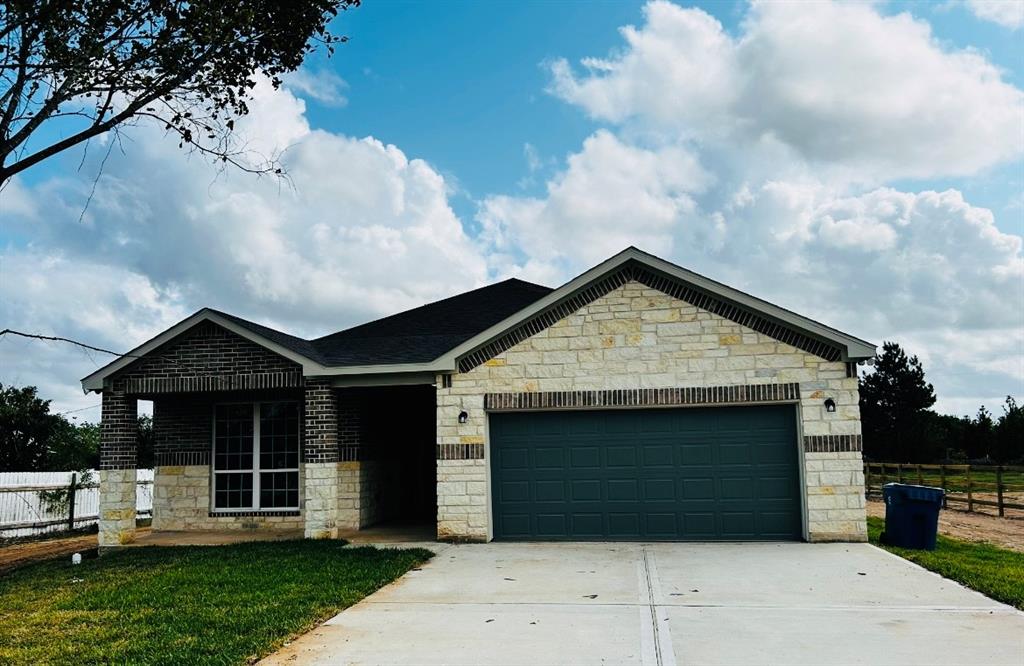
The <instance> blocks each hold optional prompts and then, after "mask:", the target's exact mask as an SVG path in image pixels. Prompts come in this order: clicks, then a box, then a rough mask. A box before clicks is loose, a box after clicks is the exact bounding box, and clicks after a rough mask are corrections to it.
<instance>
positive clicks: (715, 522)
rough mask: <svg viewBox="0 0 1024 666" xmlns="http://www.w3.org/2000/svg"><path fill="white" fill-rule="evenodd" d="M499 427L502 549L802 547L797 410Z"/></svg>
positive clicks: (615, 415)
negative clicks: (591, 544) (784, 542)
mask: <svg viewBox="0 0 1024 666" xmlns="http://www.w3.org/2000/svg"><path fill="white" fill-rule="evenodd" d="M490 418H491V422H490V434H491V480H492V483H491V487H492V489H493V490H492V492H493V498H492V501H493V508H494V537H495V538H496V539H507V540H514V539H519V540H573V541H584V540H695V541H706V540H716V539H717V540H756V539H768V540H776V539H799V538H800V535H801V520H800V489H799V486H800V482H799V469H798V455H797V444H796V424H795V418H796V416H795V409H794V407H793V406H791V405H786V406H770V407H716V408H709V409H704V408H701V409H642V410H641V409H638V410H617V411H596V412H595V411H573V412H527V413H515V414H492V415H491V417H490Z"/></svg>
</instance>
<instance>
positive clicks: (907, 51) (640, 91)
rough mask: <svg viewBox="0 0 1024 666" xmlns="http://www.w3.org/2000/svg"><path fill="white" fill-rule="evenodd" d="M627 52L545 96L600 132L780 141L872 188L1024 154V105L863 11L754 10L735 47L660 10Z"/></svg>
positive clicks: (628, 42)
mask: <svg viewBox="0 0 1024 666" xmlns="http://www.w3.org/2000/svg"><path fill="white" fill-rule="evenodd" d="M644 15H645V18H646V23H645V24H644V25H643V26H640V27H633V26H627V27H625V28H623V29H622V36H623V39H624V40H625V48H623V49H622V50H621V51H616V52H615V53H614V54H613V55H612V56H609V57H607V58H601V59H595V58H590V59H585V60H584V61H583V63H582V64H583V66H584V68H585V71H584V72H582V73H577V72H575V71H574V70H573V68H572V67H571V66H570V65H569V63H567V62H566V61H564V60H557V61H555V62H554V64H553V65H552V74H553V76H552V84H551V90H552V91H553V92H554V93H555V94H556V95H558V96H559V97H561V98H563V99H565V100H567V101H569V102H572V103H573V104H577V105H579V106H580V107H581V108H583V109H584V110H586V111H587V113H589V114H590V115H592V116H593V117H595V118H597V119H602V120H607V121H611V122H614V123H624V122H627V121H636V122H638V123H641V124H643V125H644V126H645V127H646V128H648V129H656V130H660V131H664V132H671V133H679V134H682V135H683V136H686V137H690V138H696V139H699V140H701V141H703V142H707V141H725V142H730V143H731V142H735V141H738V140H743V141H746V142H752V141H778V142H781V143H783V144H784V145H786V146H788V147H790V148H792V149H793V150H794V151H796V153H798V154H799V155H800V156H801V157H802V158H804V159H806V160H808V161H811V162H814V163H819V164H823V165H828V166H833V167H836V168H838V169H840V170H843V171H847V172H851V173H853V174H856V176H857V177H858V178H860V179H863V180H869V181H874V182H881V181H884V180H887V179H892V178H901V177H931V176H937V175H963V174H969V173H974V172H976V171H977V170H979V169H982V168H984V167H988V166H991V165H994V164H998V163H1000V162H1003V161H1005V160H1007V159H1012V158H1015V157H1019V156H1020V154H1021V152H1022V151H1024V138H1022V137H1024V133H1022V122H1024V121H1022V115H1021V114H1022V108H1024V93H1022V92H1021V91H1020V90H1019V89H1017V88H1015V87H1014V86H1012V85H1011V84H1009V83H1007V82H1006V81H1004V80H1003V78H1002V74H1001V72H1000V70H999V69H998V68H997V67H995V66H994V65H992V64H991V63H990V62H989V61H987V60H986V59H985V58H984V57H983V56H982V55H981V54H979V53H977V52H976V51H973V50H952V49H949V48H945V47H943V46H942V45H940V44H939V42H938V40H937V39H936V38H935V37H934V36H933V35H932V33H931V29H930V26H929V24H928V23H927V22H925V21H922V20H920V19H915V18H913V17H912V16H910V15H909V14H906V13H903V14H899V15H896V16H883V15H881V14H879V13H878V11H877V10H876V9H875V8H874V7H872V6H871V5H868V4H858V3H850V4H846V3H831V2H813V3H798V2H757V3H754V4H753V5H752V7H751V9H750V11H749V13H748V15H747V17H746V19H745V20H744V22H743V23H742V31H741V34H740V35H738V36H735V37H734V36H731V35H729V34H728V33H726V31H725V30H724V28H723V27H722V25H721V24H720V23H719V22H718V21H717V20H715V19H714V18H712V17H711V16H709V15H708V14H706V13H704V12H703V11H701V10H699V9H684V8H682V7H679V6H677V5H675V4H672V3H669V2H665V1H664V0H656V1H655V2H651V3H649V4H648V5H647V6H646V8H645V10H644Z"/></svg>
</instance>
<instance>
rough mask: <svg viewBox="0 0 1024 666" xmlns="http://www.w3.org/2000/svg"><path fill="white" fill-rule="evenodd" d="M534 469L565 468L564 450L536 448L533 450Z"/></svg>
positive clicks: (559, 448)
mask: <svg viewBox="0 0 1024 666" xmlns="http://www.w3.org/2000/svg"><path fill="white" fill-rule="evenodd" d="M533 466H534V469H559V470H560V469H562V468H563V467H565V450H564V449H563V448H562V447H561V446H558V447H555V446H538V447H537V448H535V449H534V450H533Z"/></svg>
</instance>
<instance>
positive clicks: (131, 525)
mask: <svg viewBox="0 0 1024 666" xmlns="http://www.w3.org/2000/svg"><path fill="white" fill-rule="evenodd" d="M101 419H102V420H101V423H100V498H99V514H100V519H99V523H100V525H99V528H100V530H99V545H100V548H101V549H103V548H110V547H114V546H121V545H124V544H126V543H130V542H132V541H134V540H135V482H136V475H135V464H136V452H137V449H138V436H139V423H138V405H137V403H136V400H135V398H133V397H129V396H128V395H126V394H125V392H124V385H123V383H122V382H115V383H114V386H112V387H110V388H105V389H104V390H103V407H102V416H101Z"/></svg>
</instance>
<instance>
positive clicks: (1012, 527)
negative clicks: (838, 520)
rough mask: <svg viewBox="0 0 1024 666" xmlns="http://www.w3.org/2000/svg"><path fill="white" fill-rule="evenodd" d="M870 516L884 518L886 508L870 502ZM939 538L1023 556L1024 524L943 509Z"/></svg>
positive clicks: (879, 503) (1008, 519) (940, 513)
mask: <svg viewBox="0 0 1024 666" xmlns="http://www.w3.org/2000/svg"><path fill="white" fill-rule="evenodd" d="M868 515H869V516H875V517H878V518H884V517H885V504H884V503H883V502H881V501H874V500H872V501H869V502H868ZM939 534H944V535H946V536H951V537H955V538H957V539H964V540H966V541H985V542H988V543H991V544H994V545H996V546H1002V547H1003V548H1009V549H1010V550H1015V551H1017V552H1019V553H1024V520H1022V519H1020V518H999V517H998V516H988V515H985V514H980V513H967V512H966V511H955V510H952V509H944V510H942V511H940V512H939Z"/></svg>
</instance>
